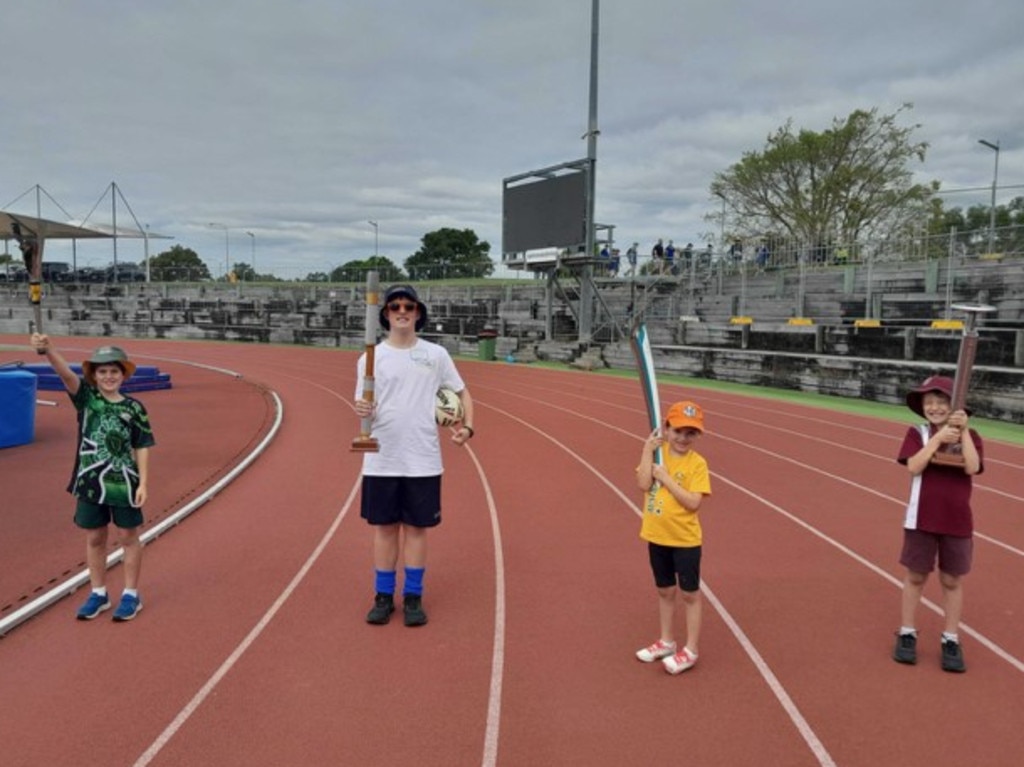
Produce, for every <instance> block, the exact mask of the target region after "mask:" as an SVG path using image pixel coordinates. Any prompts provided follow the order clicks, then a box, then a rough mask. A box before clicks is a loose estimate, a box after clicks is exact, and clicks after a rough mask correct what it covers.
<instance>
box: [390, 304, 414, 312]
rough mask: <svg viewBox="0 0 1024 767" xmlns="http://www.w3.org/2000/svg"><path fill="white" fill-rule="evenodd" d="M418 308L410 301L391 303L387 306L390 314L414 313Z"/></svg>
mask: <svg viewBox="0 0 1024 767" xmlns="http://www.w3.org/2000/svg"><path fill="white" fill-rule="evenodd" d="M418 308H419V307H418V306H417V305H416V304H414V303H412V302H411V301H392V302H391V303H390V304H388V309H389V310H390V311H392V312H397V311H400V310H405V311H407V312H414V311H416V309H418Z"/></svg>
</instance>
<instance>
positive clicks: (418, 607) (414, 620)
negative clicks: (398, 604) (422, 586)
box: [402, 594, 427, 626]
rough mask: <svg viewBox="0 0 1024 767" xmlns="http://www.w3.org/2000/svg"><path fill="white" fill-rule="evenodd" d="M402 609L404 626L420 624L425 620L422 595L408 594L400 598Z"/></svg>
mask: <svg viewBox="0 0 1024 767" xmlns="http://www.w3.org/2000/svg"><path fill="white" fill-rule="evenodd" d="M402 611H403V612H404V613H405V625H406V626H422V625H423V624H424V623H426V622H427V614H426V613H425V612H424V611H423V597H421V596H419V595H418V594H408V595H406V596H405V598H404V599H403V600H402Z"/></svg>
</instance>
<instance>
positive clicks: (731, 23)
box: [0, 0, 1024, 278]
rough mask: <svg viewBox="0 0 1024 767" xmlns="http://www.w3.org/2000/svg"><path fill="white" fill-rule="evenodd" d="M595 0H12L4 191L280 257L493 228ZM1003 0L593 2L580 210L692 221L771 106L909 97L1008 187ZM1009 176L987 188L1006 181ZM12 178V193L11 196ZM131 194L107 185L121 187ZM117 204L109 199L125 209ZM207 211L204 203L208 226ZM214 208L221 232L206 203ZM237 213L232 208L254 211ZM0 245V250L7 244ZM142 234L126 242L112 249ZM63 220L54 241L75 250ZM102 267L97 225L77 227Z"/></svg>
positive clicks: (537, 146)
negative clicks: (588, 194)
mask: <svg viewBox="0 0 1024 767" xmlns="http://www.w3.org/2000/svg"><path fill="white" fill-rule="evenodd" d="M590 14H591V0H376V1H375V2H370V1H369V0H292V1H291V2H281V1H278V2H270V1H269V0H253V1H252V2H241V0H216V2H210V0H201V1H197V0H145V1H144V2H139V1H138V0H131V1H129V0H103V1H102V2H79V1H77V0H63V1H61V0H32V2H23V3H8V4H6V5H5V8H4V13H3V17H2V23H3V27H4V30H5V35H4V44H3V47H2V55H3V65H2V66H3V71H4V73H5V77H4V86H3V89H2V90H0V147H2V151H3V167H2V170H0V205H2V206H3V207H4V208H5V209H8V210H11V211H14V212H22V213H29V214H34V213H35V211H36V192H35V190H36V188H37V187H41V188H42V189H43V190H45V192H46V194H44V195H40V197H41V198H42V206H41V209H42V214H43V216H44V217H47V218H58V219H62V220H63V219H66V218H67V216H65V215H64V213H63V211H62V210H61V209H60V208H58V207H56V206H55V204H54V202H52V201H51V200H50V199H49V197H52V198H53V200H55V201H56V203H59V205H60V206H61V208H63V210H64V211H67V213H68V214H70V216H71V217H72V218H78V219H81V218H84V217H86V216H87V215H88V221H89V222H90V223H97V224H107V225H109V224H110V222H111V219H112V215H113V214H112V206H111V194H110V185H111V182H116V184H117V187H118V189H119V190H120V193H121V194H122V195H123V196H124V200H121V199H120V198H119V199H118V200H117V204H118V208H117V217H118V220H117V223H118V225H119V226H132V225H134V222H133V221H132V213H134V216H135V217H137V219H138V221H139V223H140V224H142V225H143V226H148V227H149V229H150V231H151V232H154V233H161V234H166V235H169V236H171V237H173V238H174V240H173V241H151V242H150V251H151V253H154V254H155V253H157V252H159V251H161V250H164V249H166V248H167V247H170V245H172V244H179V245H182V246H185V247H188V248H192V249H193V250H195V251H196V252H197V253H199V255H200V256H201V257H202V258H203V259H204V260H205V261H206V262H207V264H208V265H209V266H210V269H211V272H212V273H213V274H214V275H215V276H217V275H222V274H223V272H224V263H225V260H226V259H225V256H226V255H229V256H230V260H231V262H232V263H234V262H235V261H248V260H249V259H250V258H251V256H252V251H253V246H255V254H256V260H257V270H258V271H260V272H266V271H273V272H274V273H275V274H277V275H278V276H282V277H287V278H293V277H301V276H304V275H305V274H307V273H308V272H312V271H326V270H328V269H330V268H331V267H333V266H336V265H337V264H339V263H341V262H344V261H348V260H351V259H356V258H360V259H361V258H366V257H368V256H371V255H373V253H374V248H375V241H374V234H375V232H374V228H373V226H371V225H370V224H369V223H368V221H370V220H374V221H377V222H378V224H379V248H380V253H381V255H385V256H388V257H390V258H391V259H392V260H393V261H395V262H396V263H399V264H401V263H402V262H403V261H404V260H405V258H407V257H408V256H409V255H411V254H412V253H414V252H415V251H416V250H417V249H418V247H419V244H420V239H421V237H422V236H423V234H424V233H426V232H429V231H433V230H435V229H438V228H441V227H455V228H458V229H465V228H468V229H473V230H474V231H475V232H476V233H477V234H478V235H479V236H480V238H481V239H483V240H486V241H488V242H489V243H490V244H491V254H492V256H493V257H494V258H495V259H496V260H497V259H499V258H500V251H501V189H502V179H503V178H505V177H508V176H513V175H516V174H519V173H523V172H525V171H529V170H533V169H537V168H542V167H545V166H549V165H554V164H558V163H561V162H565V161H569V160H575V159H580V158H583V157H586V153H587V144H586V141H585V140H583V139H582V138H581V137H582V136H583V134H584V132H585V131H586V129H587V117H588V98H589V77H590V44H591V27H590ZM1022 30H1024V3H1022V2H1020V0H974V2H970V3H963V2H953V1H952V0H896V1H895V2H894V1H893V0H857V2H847V1H843V2H840V1H839V0H817V1H814V0H775V1H774V2H771V3H766V2H763V0H693V1H692V2H687V1H686V0H603V2H601V20H600V65H599V86H600V87H599V102H598V127H599V129H600V131H601V133H600V138H599V140H598V149H597V157H598V163H597V168H598V170H597V202H596V206H597V214H596V217H597V220H598V221H599V222H601V223H606V224H614V225H615V227H616V229H615V238H616V240H617V242H618V243H619V244H621V245H622V247H623V248H625V247H627V246H628V244H629V243H630V242H632V241H634V240H638V241H639V242H640V243H641V252H645V251H649V249H650V245H651V243H652V242H653V241H654V240H655V239H656V238H658V237H664V238H666V239H668V238H673V239H674V240H675V241H676V242H677V243H685V242H687V241H693V242H699V241H704V240H705V239H706V237H707V236H709V235H712V234H713V233H714V232H715V230H716V225H715V224H713V223H709V222H708V221H706V220H705V216H706V215H707V214H708V213H709V212H711V211H713V210H715V209H716V205H715V203H714V202H712V201H711V199H710V198H709V193H708V186H709V184H710V182H711V180H712V177H713V175H714V173H716V172H718V171H721V170H724V169H725V168H727V167H729V166H730V165H731V164H733V163H735V162H737V161H738V160H739V159H740V157H741V156H742V154H743V153H744V152H746V151H756V150H760V149H763V147H764V145H765V140H766V137H767V136H768V134H769V133H771V132H772V131H774V130H775V129H777V128H778V127H780V126H782V125H783V124H784V123H785V122H786V121H787V120H788V119H790V118H792V120H793V124H794V126H795V127H797V128H801V127H803V128H808V129H812V130H816V131H820V130H823V129H825V128H826V127H828V126H829V125H830V123H831V121H832V119H833V118H835V117H845V116H847V115H848V114H849V113H850V112H852V111H853V110H854V109H858V108H864V109H871V108H874V107H877V108H878V109H879V110H880V111H881V112H883V113H889V112H893V111H895V110H896V109H898V108H899V106H900V105H901V104H902V103H904V102H912V103H913V104H914V109H913V110H912V111H911V112H910V113H909V114H908V115H906V116H905V117H904V119H903V124H907V125H910V124H915V123H920V124H921V127H920V129H918V130H917V131H916V132H915V134H914V137H915V138H916V139H918V140H923V141H927V142H929V144H930V149H929V150H928V155H927V159H926V161H925V162H924V163H923V164H921V165H920V166H919V167H918V168H917V171H918V173H919V177H920V179H921V180H929V179H937V180H939V181H941V182H942V185H943V187H944V188H947V189H965V188H977V187H982V188H983V189H982V190H979V191H975V192H960V193H952V194H950V195H949V196H948V197H947V201H948V202H949V204H951V205H956V206H967V205H970V204H978V203H981V204H987V203H988V199H989V192H988V191H985V190H986V189H989V188H990V187H991V184H992V178H993V170H994V159H995V153H994V152H993V151H991V150H990V149H986V148H985V147H984V146H981V145H979V144H978V139H986V140H989V141H991V142H993V143H994V142H995V141H999V142H1000V146H1001V151H1000V153H999V186H1000V193H999V200H1000V202H1008V201H1009V200H1010V199H1011V198H1012V197H1015V196H1019V195H1022V194H1024V189H1022V188H1013V187H1014V186H1015V185H1021V184H1024V167H1022V166H1024V126H1022V119H1024V87H1022V84H1024V43H1022V37H1021V32H1022ZM1003 187H1006V188H1005V189H1004V188H1003ZM26 192H27V194H26ZM125 201H126V202H127V207H126V206H125V204H124V203H125ZM129 207H130V211H129V209H128V208H129ZM211 222H212V223H216V224H218V225H219V228H218V227H211V226H209V224H210V223H211ZM223 227H227V234H228V236H227V249H228V250H229V253H227V254H226V253H225V236H224V232H225V230H224V228H223ZM246 232H252V233H253V234H254V235H255V237H254V238H253V237H250V236H248V235H247V234H246ZM12 251H13V252H15V253H16V252H17V251H16V250H14V249H13V247H12ZM142 253H143V246H142V244H140V243H136V242H127V241H119V243H118V259H119V260H139V259H140V258H141V256H142ZM70 254H71V249H70V246H69V245H67V244H66V243H60V242H56V241H54V242H51V243H49V244H48V245H47V254H46V255H47V258H48V259H49V260H70ZM76 255H77V257H78V260H79V263H80V264H82V263H85V264H91V265H97V266H99V265H105V264H107V263H108V262H109V261H110V260H111V258H112V247H111V244H110V243H109V242H105V243H95V242H88V243H87V242H80V243H79V244H78V246H77V249H76Z"/></svg>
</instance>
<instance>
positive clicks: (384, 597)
mask: <svg viewBox="0 0 1024 767" xmlns="http://www.w3.org/2000/svg"><path fill="white" fill-rule="evenodd" d="M394 611H395V597H394V596H393V595H392V594H377V596H375V597H374V598H373V609H372V610H370V612H369V613H367V615H366V622H367V623H373V624H376V625H377V626H383V625H384V624H385V623H387V622H388V621H389V620H391V613H393V612H394Z"/></svg>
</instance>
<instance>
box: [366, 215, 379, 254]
mask: <svg viewBox="0 0 1024 767" xmlns="http://www.w3.org/2000/svg"><path fill="white" fill-rule="evenodd" d="M366 223H368V224H369V225H370V226H372V227H373V257H374V258H377V257H379V256H380V226H379V225H378V224H377V222H376V221H367V222H366Z"/></svg>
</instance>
